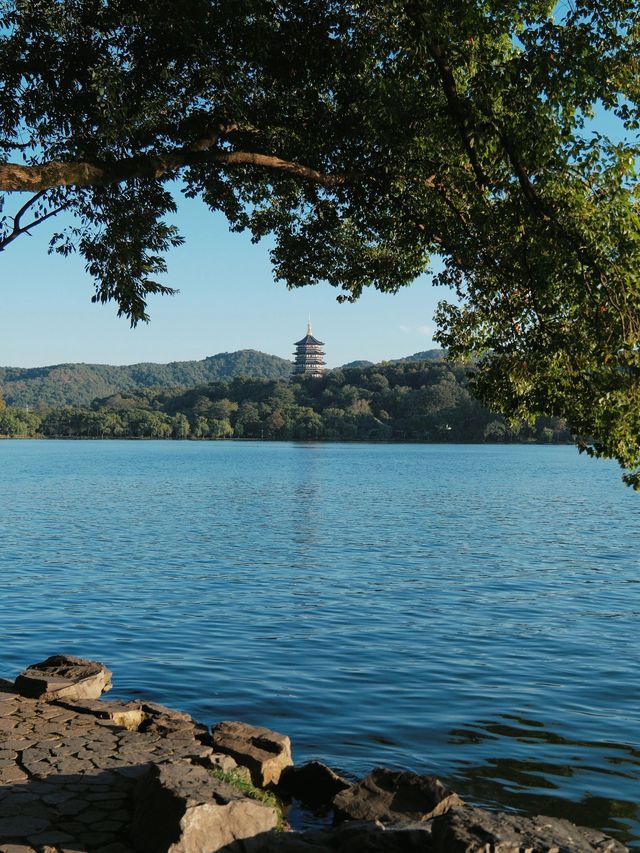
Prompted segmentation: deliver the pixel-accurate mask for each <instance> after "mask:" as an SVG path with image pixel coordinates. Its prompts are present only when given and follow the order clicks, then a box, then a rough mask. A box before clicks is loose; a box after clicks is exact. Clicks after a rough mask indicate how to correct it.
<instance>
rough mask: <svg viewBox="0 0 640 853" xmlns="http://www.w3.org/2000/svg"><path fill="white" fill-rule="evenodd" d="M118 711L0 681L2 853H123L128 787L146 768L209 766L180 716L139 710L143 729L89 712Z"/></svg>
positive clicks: (205, 751)
mask: <svg viewBox="0 0 640 853" xmlns="http://www.w3.org/2000/svg"><path fill="white" fill-rule="evenodd" d="M120 705H121V703H110V702H105V701H100V702H99V703H97V702H91V701H90V700H89V701H86V700H85V701H82V700H80V701H78V702H58V703H55V702H54V703H48V702H39V701H37V700H34V699H26V698H24V697H22V696H20V695H18V694H17V693H16V692H15V688H14V686H13V684H12V683H10V682H6V681H2V680H0V853H35V851H37V853H131V850H132V848H131V847H130V846H129V844H128V842H127V834H128V824H129V821H130V817H131V809H132V802H131V800H132V790H133V787H134V784H135V780H136V778H137V777H138V776H140V775H141V774H142V773H144V772H145V771H146V770H147V768H148V766H149V764H150V763H154V764H164V763H167V762H171V763H174V764H175V763H182V764H205V765H206V764H215V763H216V757H215V755H214V751H213V749H211V747H209V746H205V745H204V744H203V743H202V742H201V739H204V738H205V737H206V729H205V727H203V726H199V725H198V724H196V723H194V722H193V721H192V720H191V718H190V717H188V716H187V715H186V714H180V713H178V712H172V711H170V710H169V709H166V708H163V707H162V706H158V705H152V704H143V705H141V706H140V705H138V706H137V707H138V708H141V709H142V710H143V712H144V715H145V717H146V721H145V723H144V726H143V728H144V731H129V730H127V728H125V727H124V726H122V725H117V724H116V723H115V722H114V721H113V719H99V718H98V717H97V716H96V715H95V714H96V713H100V714H101V715H103V716H104V715H105V714H109V713H110V711H113V710H114V709H115V710H116V711H118V710H121V708H120V707H119V706H120ZM96 707H99V709H100V710H99V711H97V710H96ZM122 707H124V710H125V712H126V711H127V708H130V707H131V706H122ZM125 717H126V713H125ZM118 719H121V718H120V717H119V718H118Z"/></svg>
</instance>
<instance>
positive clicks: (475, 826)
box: [433, 808, 627, 853]
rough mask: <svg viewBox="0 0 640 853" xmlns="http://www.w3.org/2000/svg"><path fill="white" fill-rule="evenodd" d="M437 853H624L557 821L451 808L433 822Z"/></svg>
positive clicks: (603, 838) (595, 835)
mask: <svg viewBox="0 0 640 853" xmlns="http://www.w3.org/2000/svg"><path fill="white" fill-rule="evenodd" d="M433 850H434V853H485V851H486V853H489V851H490V853H595V851H597V853H622V851H625V850H627V848H626V847H625V846H624V845H622V844H620V843H619V842H618V841H614V840H613V839H612V838H609V837H608V836H606V835H604V834H603V833H602V832H599V831H597V830H595V829H587V828H586V827H579V826H575V824H573V823H570V822H569V821H568V820H562V819H560V818H554V817H533V818H531V817H523V816H522V815H517V814H509V813H507V812H488V811H485V810H484V809H474V808H452V809H451V810H450V811H448V812H447V813H446V814H444V815H442V816H440V817H438V818H436V820H434V822H433Z"/></svg>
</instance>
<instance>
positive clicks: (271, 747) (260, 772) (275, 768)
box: [211, 721, 293, 788]
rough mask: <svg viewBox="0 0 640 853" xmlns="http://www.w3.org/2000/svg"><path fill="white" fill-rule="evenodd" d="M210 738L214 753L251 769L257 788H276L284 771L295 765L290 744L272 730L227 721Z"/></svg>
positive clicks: (286, 738)
mask: <svg viewBox="0 0 640 853" xmlns="http://www.w3.org/2000/svg"><path fill="white" fill-rule="evenodd" d="M211 735H212V740H213V747H214V749H215V750H217V751H218V752H224V753H226V754H227V755H230V756H231V757H232V758H233V759H235V760H236V761H237V762H238V764H240V765H241V766H242V767H248V768H249V771H250V772H251V781H252V782H253V784H254V785H257V786H258V787H261V788H262V787H264V786H265V785H269V784H274V785H275V784H277V783H278V781H279V779H280V774H281V773H282V771H283V770H284V768H285V767H290V766H291V765H292V764H293V759H292V758H291V741H290V740H289V738H288V737H287V736H286V735H281V734H279V733H278V732H272V731H271V729H265V728H262V727H260V726H250V725H248V724H247V723H238V722H230V721H226V722H222V723H218V725H217V726H214V728H213V729H212V732H211Z"/></svg>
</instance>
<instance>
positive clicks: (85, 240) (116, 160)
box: [0, 0, 640, 487]
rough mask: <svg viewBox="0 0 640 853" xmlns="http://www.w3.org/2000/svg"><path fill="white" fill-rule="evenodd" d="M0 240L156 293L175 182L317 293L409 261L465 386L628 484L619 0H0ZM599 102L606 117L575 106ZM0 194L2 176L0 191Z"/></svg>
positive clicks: (380, 277) (631, 458) (635, 330)
mask: <svg viewBox="0 0 640 853" xmlns="http://www.w3.org/2000/svg"><path fill="white" fill-rule="evenodd" d="M0 9H2V10H3V11H2V22H1V24H0V192H2V193H4V194H5V199H6V196H7V194H10V193H11V194H12V193H22V192H24V193H28V196H27V199H26V201H24V199H23V198H22V197H19V199H18V201H17V202H16V203H15V204H14V207H12V208H11V209H9V207H6V217H5V219H4V220H3V222H2V229H3V230H2V232H1V233H0V248H5V247H7V246H8V245H9V244H10V243H11V242H12V241H13V240H14V239H16V238H17V237H19V236H20V235H21V234H22V233H24V232H25V231H26V230H28V229H29V228H31V227H34V226H35V224H37V223H44V222H50V221H51V220H53V218H54V215H55V213H56V212H59V211H61V210H66V211H67V212H68V213H70V214H71V215H72V216H73V220H72V224H71V225H69V226H67V227H65V228H63V229H61V230H59V231H55V233H53V234H52V238H51V247H52V250H54V251H58V252H61V253H63V254H64V253H69V252H71V251H76V250H77V251H79V252H80V253H81V254H82V255H83V257H84V258H85V259H86V267H87V271H88V273H89V275H90V276H92V277H93V279H94V281H95V287H96V291H95V295H94V299H95V300H98V301H108V300H111V299H113V300H115V301H116V302H117V304H118V306H119V311H120V312H121V313H122V314H124V315H126V316H128V317H129V318H130V319H131V321H132V322H133V323H136V322H137V321H139V320H143V319H146V304H145V300H146V296H147V295H148V294H149V293H157V292H161V293H163V292H170V288H169V287H168V286H167V285H166V284H164V283H163V281H162V273H163V272H164V271H165V261H164V253H165V252H166V251H167V250H168V249H169V248H170V247H171V246H173V245H176V244H178V243H179V242H180V241H181V237H180V235H179V234H178V232H177V231H176V229H175V228H174V227H173V226H172V225H170V224H168V223H167V215H168V214H170V213H172V212H173V211H174V210H175V199H174V197H173V192H174V191H175V187H176V186H181V188H182V192H184V193H185V194H186V195H187V196H193V197H195V196H197V197H200V198H202V199H203V200H204V202H205V203H206V204H207V205H208V206H209V207H210V208H211V209H212V210H217V211H222V213H224V215H225V216H226V217H227V219H228V221H229V223H230V226H231V228H233V229H236V230H248V231H249V232H250V234H251V236H252V238H253V239H254V240H259V239H260V238H262V237H264V236H266V235H271V237H272V238H273V249H272V251H271V257H272V262H273V267H274V271H275V276H276V278H278V279H281V280H284V281H285V282H286V283H287V284H288V285H289V286H290V287H298V286H302V285H306V284H310V283H314V282H317V281H319V280H326V281H328V282H330V283H331V284H332V285H334V286H336V287H337V288H339V289H340V296H339V298H343V299H344V298H346V299H355V298H357V297H358V296H359V295H360V293H361V292H362V290H363V288H364V287H366V286H374V287H376V288H378V289H380V290H382V291H388V292H395V291H397V290H398V289H399V288H400V287H402V286H403V285H406V284H409V283H410V282H412V281H413V280H414V279H415V278H416V277H417V276H418V275H419V274H421V273H423V272H425V271H429V269H430V263H431V262H432V260H433V259H435V258H437V259H439V262H440V261H441V262H442V264H443V266H440V263H439V264H438V266H437V267H436V273H435V279H436V282H437V283H440V284H443V285H447V286H448V287H450V288H452V289H453V291H454V293H455V294H456V298H455V299H454V300H453V301H452V302H451V303H449V304H447V303H443V304H441V306H440V309H439V311H438V315H437V320H438V326H439V332H438V336H437V337H438V340H439V342H440V343H441V344H442V345H443V346H445V347H446V348H447V349H448V350H449V353H450V355H451V356H452V357H454V358H467V359H473V360H474V370H475V376H474V387H475V390H476V393H477V394H478V395H479V397H480V399H481V400H482V401H483V402H484V403H485V404H487V405H488V406H490V407H491V408H492V409H494V410H499V411H501V412H503V413H504V414H505V415H507V416H508V417H510V418H513V419H520V418H526V419H530V420H531V419H533V418H535V416H536V415H538V414H546V415H551V416H558V417H563V418H566V419H567V421H568V423H569V424H570V427H571V429H572V431H573V432H574V433H575V434H577V435H578V436H581V439H580V443H581V446H582V447H583V448H585V449H587V451H588V452H590V453H592V454H595V455H604V456H611V457H613V458H616V459H617V460H618V461H619V462H620V464H621V465H622V466H623V467H625V468H626V469H627V475H626V477H627V480H628V482H630V483H632V484H633V485H635V486H636V487H637V486H638V485H639V484H640V475H639V474H638V470H637V469H638V468H639V467H640V349H639V343H640V215H639V198H638V185H637V163H638V154H639V147H638V128H639V126H640V107H639V102H640V58H639V57H640V23H639V20H638V15H637V0H561V2H559V3H557V4H556V3H554V2H543V0H484V2H480V0H375V2H374V0H351V2H348V3H346V2H340V0H184V2H181V3H180V4H179V7H176V4H175V3H173V2H169V0H3V2H2V3H0ZM596 114H600V115H606V116H607V117H608V118H609V119H611V121H615V122H616V123H617V127H616V132H615V134H612V138H608V137H607V136H606V135H605V134H604V133H603V131H602V127H601V126H600V125H599V124H598V123H597V122H596V123H594V115H596ZM14 202H15V199H14Z"/></svg>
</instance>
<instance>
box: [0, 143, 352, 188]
mask: <svg viewBox="0 0 640 853" xmlns="http://www.w3.org/2000/svg"><path fill="white" fill-rule="evenodd" d="M215 141H217V139H215V140H214V136H212V137H210V138H209V139H208V140H206V141H204V140H203V141H202V142H201V143H194V144H193V145H191V146H189V147H188V148H179V149H176V150H175V151H165V152H162V153H159V154H140V155H138V156H135V157H126V158H123V159H122V160H117V161H114V162H111V163H109V162H106V161H95V162H75V163H74V162H70V163H65V162H57V161H52V162H50V163H44V164H42V165H40V166H22V165H20V164H18V163H0V191H2V190H4V191H5V192H16V191H17V192H20V191H26V192H42V191H43V190H46V189H50V188H52V187H68V186H82V187H89V186H106V185H108V184H117V183H120V182H121V181H128V180H131V179H133V178H154V179H157V178H161V177H162V176H163V175H166V174H167V173H168V172H173V171H176V170H178V169H181V168H185V167H188V166H203V165H220V166H256V167H259V168H263V169H267V170H271V171H274V172H282V173H284V174H287V175H291V176H292V177H296V178H300V179H302V180H306V181H311V182H312V183H315V184H319V185H321V186H325V187H336V186H342V185H344V184H345V183H347V181H348V180H349V176H347V175H328V174H325V173H323V172H319V171H318V170H316V169H313V168H311V167H310V166H305V165H303V164H301V163H296V162H292V161H290V160H283V159H281V158H280V157H276V156H274V155H270V154H259V153H256V152H253V151H220V150H211V149H210V148H209V147H205V148H204V150H201V149H200V147H199V146H200V145H206V142H208V143H209V145H211V144H215Z"/></svg>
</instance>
